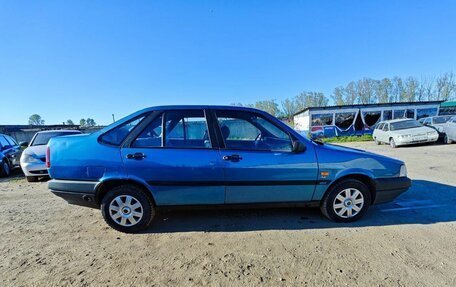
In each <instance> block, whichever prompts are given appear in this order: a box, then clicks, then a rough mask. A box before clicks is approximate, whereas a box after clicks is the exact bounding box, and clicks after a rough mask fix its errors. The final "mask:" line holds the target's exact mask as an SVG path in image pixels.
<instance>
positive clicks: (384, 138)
mask: <svg viewBox="0 0 456 287" xmlns="http://www.w3.org/2000/svg"><path fill="white" fill-rule="evenodd" d="M380 141H382V142H385V143H389V123H385V125H384V126H383V129H382V137H381V139H380Z"/></svg>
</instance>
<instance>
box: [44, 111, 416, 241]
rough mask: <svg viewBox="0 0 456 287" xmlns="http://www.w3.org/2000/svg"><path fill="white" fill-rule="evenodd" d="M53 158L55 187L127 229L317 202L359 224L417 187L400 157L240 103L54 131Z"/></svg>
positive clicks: (148, 113) (332, 213)
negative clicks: (206, 211)
mask: <svg viewBox="0 0 456 287" xmlns="http://www.w3.org/2000/svg"><path fill="white" fill-rule="evenodd" d="M46 164H47V166H48V167H49V169H48V170H49V175H50V177H51V178H52V180H51V181H49V183H48V186H49V188H50V189H51V190H52V192H53V193H54V194H56V195H58V196H60V197H62V198H64V199H65V200H67V201H68V202H69V203H72V204H78V205H83V206H89V207H94V208H99V209H101V213H102V215H103V217H104V219H105V221H106V222H107V224H109V225H110V226H111V227H113V228H115V229H117V230H119V231H123V232H136V231H139V230H141V229H144V228H146V227H147V226H148V225H149V224H150V223H151V221H152V220H153V218H154V216H155V214H156V212H157V210H159V209H160V208H164V209H166V208H171V207H172V206H174V207H176V206H180V207H181V208H182V207H184V206H187V207H190V206H193V207H195V206H213V207H220V206H223V205H231V206H233V205H238V206H239V205H241V206H244V205H246V204H254V205H258V204H264V205H266V206H268V205H273V204H279V205H288V206H290V205H291V206H296V205H301V206H305V205H314V206H319V207H320V209H321V211H322V213H323V214H324V215H325V216H326V217H328V218H329V219H331V220H334V221H339V222H351V221H355V220H357V219H359V218H361V217H362V216H363V215H364V214H365V213H366V211H367V210H368V208H369V206H371V205H372V204H376V203H382V202H387V201H391V200H393V199H394V198H396V197H397V196H398V195H399V194H401V193H403V192H405V191H406V190H407V189H408V188H409V187H410V184H411V181H410V179H409V178H407V169H406V167H405V164H404V162H402V161H400V160H396V159H392V158H387V157H384V156H380V155H376V154H373V153H369V152H365V151H362V150H356V149H350V148H344V147H340V146H335V145H327V144H323V143H321V142H316V141H311V140H309V139H307V138H305V137H303V136H301V135H300V134H299V133H298V132H296V131H295V130H293V129H292V128H290V127H289V126H287V125H286V124H285V123H283V122H281V121H280V120H278V119H277V118H275V117H273V116H271V115H270V114H268V113H266V112H263V111H259V110H256V109H250V108H244V107H233V106H230V107H226V106H164V107H155V108H149V109H145V110H141V111H138V112H136V113H134V114H132V115H130V116H128V117H126V118H124V119H122V120H120V121H118V122H116V123H114V124H112V125H110V126H108V127H106V128H104V129H103V130H100V131H98V132H95V133H93V134H90V135H83V136H64V137H56V138H52V139H51V140H50V141H49V144H48V152H47V160H46ZM83 220H84V219H83Z"/></svg>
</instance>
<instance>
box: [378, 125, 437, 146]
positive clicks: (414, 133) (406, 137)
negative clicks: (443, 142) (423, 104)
mask: <svg viewBox="0 0 456 287" xmlns="http://www.w3.org/2000/svg"><path fill="white" fill-rule="evenodd" d="M372 137H373V138H374V141H375V143H376V144H381V143H387V144H389V145H390V146H391V147H392V148H395V147H398V146H404V145H410V144H417V143H429V142H435V141H437V140H438V138H439V133H438V132H437V131H436V130H435V129H433V128H430V127H426V126H423V125H422V124H420V123H419V122H418V121H415V120H412V119H399V120H390V121H384V122H380V123H379V125H378V126H377V127H376V128H375V130H374V133H373V134H372Z"/></svg>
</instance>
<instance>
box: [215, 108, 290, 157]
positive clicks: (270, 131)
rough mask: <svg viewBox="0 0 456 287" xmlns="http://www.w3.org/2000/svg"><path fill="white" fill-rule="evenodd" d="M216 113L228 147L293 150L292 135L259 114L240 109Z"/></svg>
mask: <svg viewBox="0 0 456 287" xmlns="http://www.w3.org/2000/svg"><path fill="white" fill-rule="evenodd" d="M216 114H217V121H218V124H219V127H220V132H221V134H222V137H223V140H224V142H225V147H226V148H228V149H245V150H261V151H286V152H291V151H292V142H291V139H290V135H289V134H288V133H287V132H285V131H283V130H282V129H281V128H279V127H278V126H276V125H275V124H273V123H271V122H270V121H269V120H267V119H265V118H263V117H261V116H259V115H256V114H253V113H248V112H239V111H217V112H216Z"/></svg>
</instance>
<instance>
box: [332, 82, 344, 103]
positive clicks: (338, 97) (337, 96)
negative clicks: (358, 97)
mask: <svg viewBox="0 0 456 287" xmlns="http://www.w3.org/2000/svg"><path fill="white" fill-rule="evenodd" d="M345 94H346V93H345V88H344V87H342V86H341V87H337V88H335V89H334V92H333V94H332V95H331V98H332V99H333V101H334V104H335V105H338V106H340V105H345V98H346V95H345Z"/></svg>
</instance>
